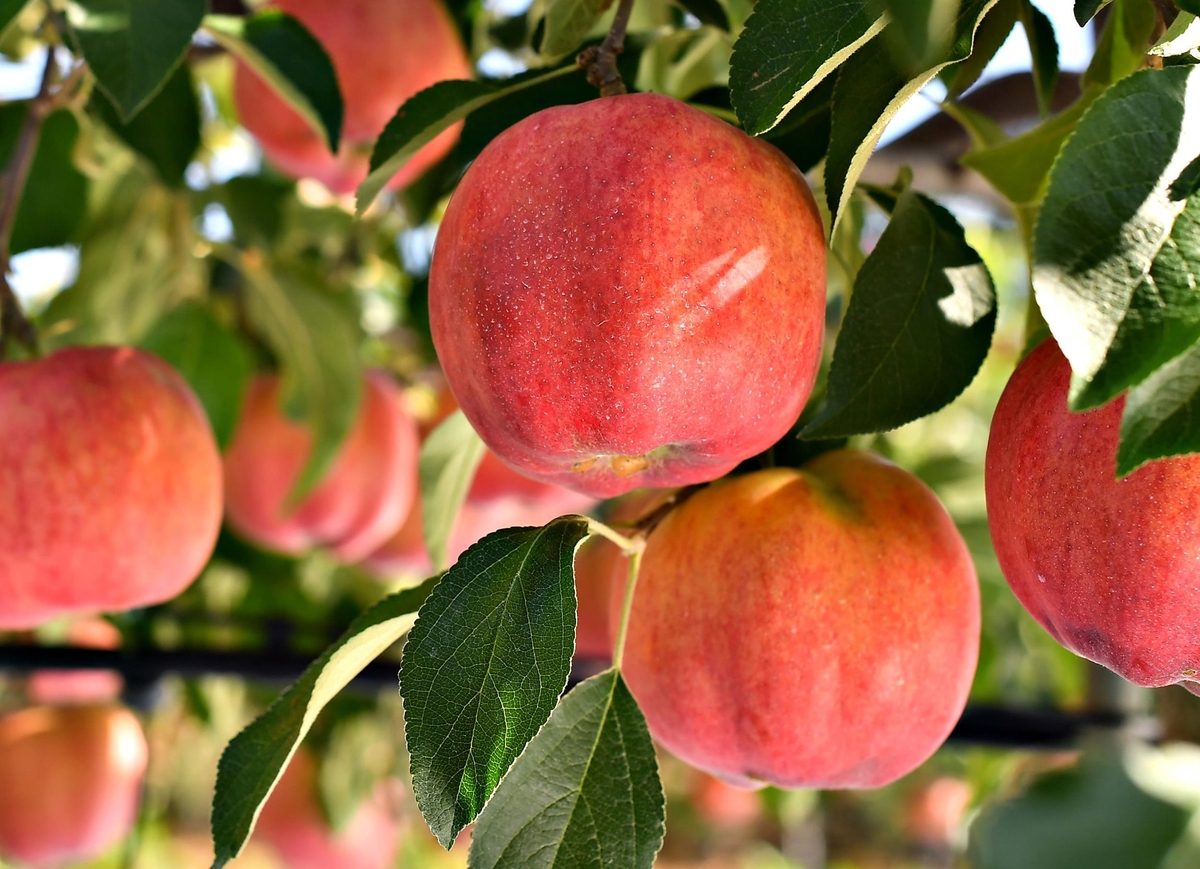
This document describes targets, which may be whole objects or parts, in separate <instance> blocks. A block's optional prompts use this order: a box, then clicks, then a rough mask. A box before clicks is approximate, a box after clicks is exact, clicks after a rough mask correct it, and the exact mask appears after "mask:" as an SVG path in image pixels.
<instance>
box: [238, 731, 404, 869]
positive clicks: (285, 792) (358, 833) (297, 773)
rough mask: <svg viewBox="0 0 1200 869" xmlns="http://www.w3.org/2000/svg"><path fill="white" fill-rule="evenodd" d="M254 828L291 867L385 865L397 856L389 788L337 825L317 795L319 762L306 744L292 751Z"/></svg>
mask: <svg viewBox="0 0 1200 869" xmlns="http://www.w3.org/2000/svg"><path fill="white" fill-rule="evenodd" d="M255 834H256V835H258V836H259V837H261V839H262V840H263V841H265V842H267V843H268V844H270V845H271V846H272V847H273V848H274V849H275V850H276V851H277V852H278V853H279V856H280V857H281V858H283V861H284V863H286V864H287V865H288V866H289V867H290V869H386V867H389V866H391V865H393V862H394V860H395V856H396V820H395V818H394V817H393V815H392V812H391V811H390V809H389V807H388V802H387V799H386V793H385V791H384V789H383V788H380V789H378V790H376V792H375V793H374V794H372V796H371V797H369V798H368V799H366V800H365V801H364V802H363V803H362V805H361V806H359V808H358V810H357V811H356V812H355V813H354V815H353V817H351V818H350V820H349V821H348V822H347V823H346V824H345V826H344V827H343V828H342V829H340V830H337V831H335V830H333V829H331V828H330V826H329V822H328V821H327V820H326V819H325V815H324V813H323V812H322V811H321V806H320V803H319V801H318V798H317V762H316V760H315V759H314V758H313V756H312V755H311V754H309V753H308V752H307V751H304V750H301V751H298V752H297V753H296V754H295V756H294V757H292V760H291V763H290V764H288V768H287V769H286V770H285V771H284V773H283V777H282V778H281V779H280V780H279V783H278V784H277V785H276V786H275V790H274V792H273V793H272V794H271V797H270V799H268V800H267V802H266V804H265V805H264V806H263V808H262V813H261V814H260V815H259V817H258V825H257V826H256V827H255Z"/></svg>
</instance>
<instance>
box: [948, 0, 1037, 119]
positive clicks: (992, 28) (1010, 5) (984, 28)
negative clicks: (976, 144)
mask: <svg viewBox="0 0 1200 869" xmlns="http://www.w3.org/2000/svg"><path fill="white" fill-rule="evenodd" d="M1025 2H1026V0H999V2H998V3H997V4H996V5H995V6H993V7H992V8H991V10H990V11H989V12H988V14H987V15H985V16H983V20H982V21H981V22H979V30H978V31H976V33H975V45H974V48H973V49H972V51H971V56H970V57H968V58H967V59H966V60H964V61H963V62H962V63H959V64H955V65H954V66H952V67H949V68H947V69H946V71H945V80H946V95H947V96H949V97H956V96H959V95H960V94H962V93H964V92H965V91H966V90H967V89H968V88H969V87H971V85H973V84H975V82H977V81H979V76H981V75H982V74H983V71H984V69H985V68H986V67H987V65H988V64H989V63H991V62H992V58H993V57H995V56H996V52H998V51H999V50H1000V47H1001V46H1002V45H1004V43H1005V41H1006V40H1007V39H1008V35H1009V34H1010V33H1012V29H1013V28H1014V27H1016V25H1017V18H1018V16H1019V15H1020V12H1021V7H1022V5H1023V4H1024V3H1025Z"/></svg>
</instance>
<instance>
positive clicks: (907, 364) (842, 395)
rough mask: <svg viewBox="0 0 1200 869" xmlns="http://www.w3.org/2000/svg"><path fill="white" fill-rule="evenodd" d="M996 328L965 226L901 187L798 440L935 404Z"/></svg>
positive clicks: (969, 373) (982, 352) (988, 286)
mask: <svg viewBox="0 0 1200 869" xmlns="http://www.w3.org/2000/svg"><path fill="white" fill-rule="evenodd" d="M995 325H996V300H995V291H994V288H993V287H992V279H991V276H990V275H989V274H988V271H987V268H986V267H985V266H984V264H983V262H982V260H981V259H980V258H979V254H977V253H976V252H975V251H974V250H973V249H972V248H971V246H970V245H968V244H967V242H966V239H965V237H964V235H963V230H962V227H961V226H959V224H958V222H957V221H956V220H955V219H954V218H953V217H952V216H951V214H950V212H948V211H946V210H945V209H944V208H942V207H941V206H940V205H938V204H937V203H936V202H934V201H933V200H931V199H928V198H926V197H925V196H922V195H920V194H919V193H915V192H913V191H911V190H910V191H908V192H906V193H904V194H903V195H901V197H900V200H899V202H897V204H896V208H895V211H894V212H893V213H892V219H891V221H890V222H889V223H888V226H887V229H886V230H884V232H883V235H882V236H881V237H880V239H879V242H878V243H877V244H876V245H875V249H874V250H872V251H871V255H870V256H868V257H867V260H866V262H865V263H863V265H862V268H861V269H859V272H858V280H857V281H855V284H854V293H853V295H851V297H850V307H849V308H848V309H847V311H846V318H845V320H844V321H843V323H842V329H841V332H840V333H839V334H838V341H837V346H836V348H835V350H834V354H833V365H832V366H831V368H830V370H829V382H828V387H827V393H826V403H825V406H824V407H823V408H822V409H821V411H820V412H819V413H818V414H817V416H816V418H815V419H814V420H813V421H812V422H810V423H809V424H808V425H807V426H805V428H804V431H803V435H804V437H839V436H845V435H854V434H866V433H868V432H876V431H884V430H887V429H892V428H897V427H898V426H901V425H904V424H905V423H908V422H911V421H913V420H914V419H918V418H920V417H922V416H925V415H926V414H929V413H933V412H934V411H935V410H939V409H940V408H942V407H944V406H945V405H947V404H949V403H950V402H951V401H953V400H954V399H955V398H956V397H958V395H959V393H961V392H962V391H963V390H964V389H966V388H967V386H968V385H969V384H970V382H971V380H972V379H974V377H975V373H976V372H977V371H978V370H979V367H980V366H981V365H982V364H983V360H984V358H985V357H986V356H987V353H988V348H989V347H990V346H991V342H992V332H993V330H994V329H995Z"/></svg>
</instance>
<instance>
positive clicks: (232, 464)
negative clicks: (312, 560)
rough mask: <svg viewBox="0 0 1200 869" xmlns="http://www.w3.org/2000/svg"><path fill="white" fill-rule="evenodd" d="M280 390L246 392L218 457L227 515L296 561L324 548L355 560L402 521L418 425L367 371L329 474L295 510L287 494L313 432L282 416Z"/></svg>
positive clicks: (265, 381)
mask: <svg viewBox="0 0 1200 869" xmlns="http://www.w3.org/2000/svg"><path fill="white" fill-rule="evenodd" d="M279 389H280V381H279V378H278V377H277V376H274V375H261V376H259V377H257V378H256V379H255V380H254V381H253V382H252V383H251V384H250V387H249V389H248V390H247V393H246V399H245V403H244V405H243V408H242V415H241V418H240V419H239V421H238V426H237V430H236V431H235V432H234V435H233V440H232V441H231V443H230V444H229V448H228V449H227V450H226V453H225V514H226V518H227V519H228V521H229V524H230V525H231V526H232V527H233V528H234V530H235V531H237V532H238V533H239V534H241V535H242V536H243V537H245V538H246V539H247V540H250V541H252V542H253V543H256V544H258V545H260V546H264V547H267V548H269V549H275V550H278V551H280V552H286V553H289V554H299V553H301V552H304V551H306V550H308V549H311V548H313V547H317V546H324V547H328V548H329V549H330V550H331V551H332V552H333V553H334V554H335V555H337V556H338V557H339V558H340V559H341V560H343V561H346V562H354V561H358V560H360V559H362V558H363V557H364V556H366V555H367V554H368V553H370V552H372V551H373V550H374V549H376V548H377V547H378V546H380V545H381V544H382V543H383V542H384V541H385V540H387V539H388V538H389V537H390V536H391V535H392V534H394V533H395V532H396V529H397V528H399V527H400V525H401V524H402V523H403V522H404V517H405V516H407V515H408V511H409V509H410V508H411V506H412V503H413V498H414V496H415V491H416V476H417V426H416V423H415V422H414V420H413V418H412V415H411V414H410V413H409V411H408V407H407V405H406V404H405V401H404V397H403V395H401V393H400V391H399V390H398V389H397V388H396V386H395V384H394V383H393V382H392V380H391V378H389V377H388V376H387V375H386V374H383V373H382V372H378V371H372V372H369V373H368V374H367V375H366V378H365V381H364V383H363V393H362V406H361V408H360V409H359V416H358V419H357V420H356V421H355V423H354V427H353V428H352V429H351V430H350V433H349V434H348V435H347V436H346V440H345V441H344V442H343V443H342V446H341V449H340V450H339V451H338V454H337V457H336V458H335V459H334V462H333V464H332V466H331V467H330V468H329V470H328V471H327V473H326V474H325V477H324V479H322V480H321V482H320V483H318V484H317V486H316V487H315V488H314V489H313V490H312V491H311V492H309V493H308V494H307V495H306V496H305V497H304V498H303V499H302V500H301V501H300V503H299V504H297V505H294V506H289V504H288V499H289V498H290V497H291V494H292V489H293V488H294V486H295V484H296V481H297V480H298V479H299V478H300V474H301V472H302V471H303V469H304V464H305V462H306V461H307V460H308V456H309V453H310V451H311V449H312V433H311V432H310V431H309V429H308V428H307V427H306V426H304V425H302V424H300V423H297V422H293V421H292V420H290V419H288V418H287V416H285V415H284V413H283V410H282V409H281V408H280V406H279V400H280V395H279Z"/></svg>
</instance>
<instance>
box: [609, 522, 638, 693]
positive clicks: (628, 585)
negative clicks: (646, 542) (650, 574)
mask: <svg viewBox="0 0 1200 869" xmlns="http://www.w3.org/2000/svg"><path fill="white" fill-rule="evenodd" d="M644 551H645V546H639V547H638V548H637V549H635V550H634V551H633V552H631V553H630V554H629V578H628V579H627V580H626V581H625V600H624V601H623V602H622V604H621V626H620V628H619V629H618V630H617V640H616V642H615V643H613V656H612V665H613V669H614V670H620V669H621V659H622V658H624V657H625V638H626V635H627V634H628V633H629V614H630V613H631V612H632V611H633V593H634V592H635V591H636V590H637V581H638V574H639V573H640V572H641V569H642V553H643V552H644Z"/></svg>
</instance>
